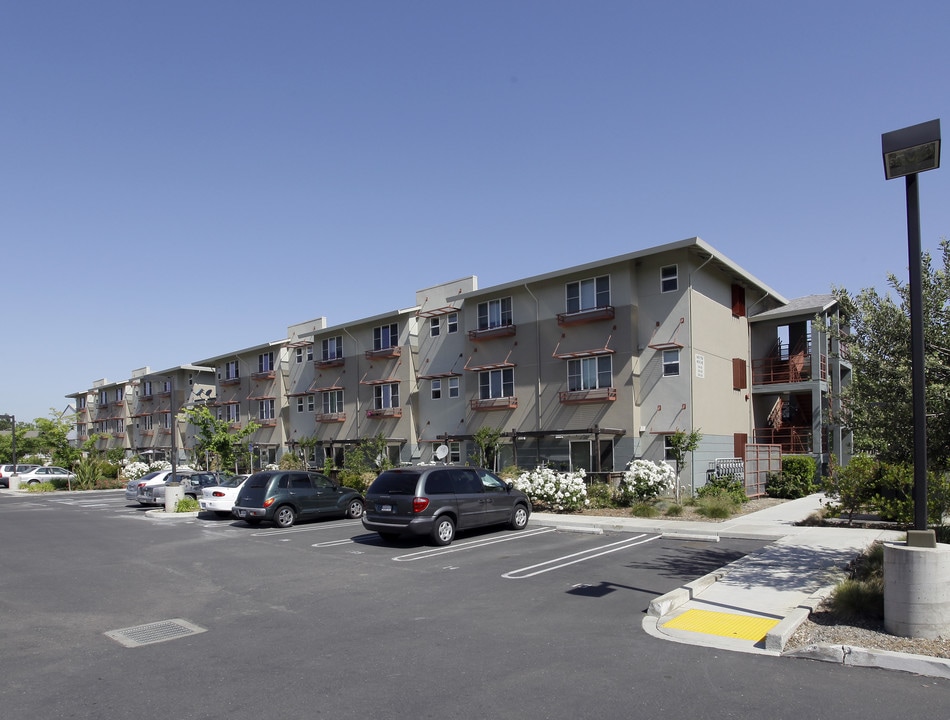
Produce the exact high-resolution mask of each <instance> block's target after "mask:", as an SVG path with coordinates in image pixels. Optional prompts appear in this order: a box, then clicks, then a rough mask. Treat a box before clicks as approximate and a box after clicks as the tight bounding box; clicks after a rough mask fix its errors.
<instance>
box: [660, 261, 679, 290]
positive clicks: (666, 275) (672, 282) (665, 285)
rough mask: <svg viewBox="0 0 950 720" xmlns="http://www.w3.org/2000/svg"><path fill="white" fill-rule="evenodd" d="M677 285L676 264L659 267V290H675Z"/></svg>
mask: <svg viewBox="0 0 950 720" xmlns="http://www.w3.org/2000/svg"><path fill="white" fill-rule="evenodd" d="M678 287H679V270H678V269H677V267H676V265H667V266H666V267H661V268H660V292H675V291H676V289H677V288H678Z"/></svg>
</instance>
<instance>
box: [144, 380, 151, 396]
mask: <svg viewBox="0 0 950 720" xmlns="http://www.w3.org/2000/svg"><path fill="white" fill-rule="evenodd" d="M142 396H143V397H152V381H151V380H146V381H144V382H143V383H142Z"/></svg>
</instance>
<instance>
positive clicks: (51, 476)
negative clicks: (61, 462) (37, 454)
mask: <svg viewBox="0 0 950 720" xmlns="http://www.w3.org/2000/svg"><path fill="white" fill-rule="evenodd" d="M18 478H19V480H20V484H21V485H39V484H40V483H41V482H53V480H63V481H72V480H75V479H76V476H75V475H73V474H72V473H71V472H69V470H66V469H65V468H61V467H55V466H52V465H43V466H41V467H35V468H33V469H32V470H28V471H27V472H24V473H19V475H18Z"/></svg>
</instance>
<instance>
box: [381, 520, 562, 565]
mask: <svg viewBox="0 0 950 720" xmlns="http://www.w3.org/2000/svg"><path fill="white" fill-rule="evenodd" d="M549 532H554V528H552V527H542V528H537V529H534V530H522V531H521V532H517V533H512V534H511V535H505V536H504V537H500V538H490V539H485V540H469V541H468V542H456V543H453V544H452V545H449V546H448V547H442V548H432V549H430V550H420V551H419V552H414V553H409V554H408V555H397V556H396V557H394V558H393V560H394V561H395V562H413V561H415V560H426V559H428V558H432V557H439V556H440V555H448V554H449V553H455V552H462V551H463V550H477V549H478V548H480V547H487V546H489V545H495V544H497V543H503V542H508V541H509V540H521V539H524V538H529V537H534V536H535V535H543V534H544V533H549Z"/></svg>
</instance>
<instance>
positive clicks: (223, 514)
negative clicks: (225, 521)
mask: <svg viewBox="0 0 950 720" xmlns="http://www.w3.org/2000/svg"><path fill="white" fill-rule="evenodd" d="M214 514H215V515H217V516H218V517H219V518H229V517H231V511H230V510H215V511H214Z"/></svg>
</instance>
